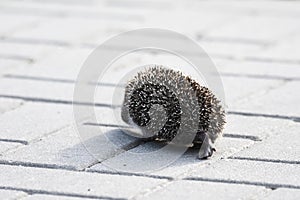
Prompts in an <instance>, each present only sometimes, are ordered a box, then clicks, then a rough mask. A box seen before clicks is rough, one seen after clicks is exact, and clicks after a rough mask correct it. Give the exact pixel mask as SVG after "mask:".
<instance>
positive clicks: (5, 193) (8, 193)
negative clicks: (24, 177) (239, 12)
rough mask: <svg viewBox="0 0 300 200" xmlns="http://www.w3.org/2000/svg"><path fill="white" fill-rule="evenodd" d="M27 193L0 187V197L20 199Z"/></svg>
mask: <svg viewBox="0 0 300 200" xmlns="http://www.w3.org/2000/svg"><path fill="white" fill-rule="evenodd" d="M26 195H27V194H26V193H25V192H20V191H15V190H2V189H0V197H1V199H7V200H8V199H11V200H12V199H20V198H22V197H24V196H26Z"/></svg>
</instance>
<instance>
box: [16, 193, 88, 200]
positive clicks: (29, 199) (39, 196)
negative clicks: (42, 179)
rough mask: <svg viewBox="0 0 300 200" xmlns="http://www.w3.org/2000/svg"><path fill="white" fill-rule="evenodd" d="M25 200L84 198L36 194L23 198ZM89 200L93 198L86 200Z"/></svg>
mask: <svg viewBox="0 0 300 200" xmlns="http://www.w3.org/2000/svg"><path fill="white" fill-rule="evenodd" d="M22 199H24V200H39V199H45V200H56V199H57V200H80V199H82V198H80V197H68V196H64V195H61V196H58V195H43V194H34V195H30V196H26V197H24V198H22ZM84 199H87V200H91V199H92V198H84Z"/></svg>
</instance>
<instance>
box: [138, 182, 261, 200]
mask: <svg viewBox="0 0 300 200" xmlns="http://www.w3.org/2000/svg"><path fill="white" fill-rule="evenodd" d="M265 191H266V189H265V188H263V187H255V186H245V185H238V184H236V185H232V184H224V183H210V182H198V181H175V182H173V183H171V184H169V185H167V186H166V187H164V188H158V189H157V190H156V191H153V192H149V193H147V194H146V195H144V196H140V197H139V198H138V199H259V198H257V197H259V196H260V195H262V194H264V193H265Z"/></svg>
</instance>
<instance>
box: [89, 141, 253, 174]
mask: <svg viewBox="0 0 300 200" xmlns="http://www.w3.org/2000/svg"><path fill="white" fill-rule="evenodd" d="M252 144H253V141H251V140H240V139H231V138H222V139H220V140H219V141H218V142H217V144H216V149H217V151H216V152H215V154H214V155H213V157H212V158H211V159H210V160H199V159H197V155H198V153H199V149H189V150H188V151H187V152H186V153H185V154H183V155H182V156H181V157H180V158H179V159H178V160H174V161H173V163H166V164H164V165H162V164H161V163H163V160H161V159H166V157H165V156H166V155H161V156H160V157H158V156H157V154H154V153H152V152H154V151H157V150H159V149H160V148H162V147H163V146H164V145H163V144H159V143H157V142H152V143H146V144H144V145H140V146H138V147H136V148H134V149H131V150H130V151H129V153H133V154H139V153H140V156H136V160H131V159H128V154H127V153H128V152H126V153H122V154H120V155H117V156H115V157H112V158H110V159H108V160H105V161H104V162H102V163H101V164H96V165H94V166H93V167H92V168H91V170H96V171H101V170H109V171H114V170H121V171H128V172H141V173H146V174H149V173H150V174H152V175H159V176H169V177H176V176H178V175H181V174H183V173H187V172H188V171H190V170H193V169H197V168H199V167H200V166H203V165H206V164H208V163H210V162H214V161H216V160H218V159H220V158H221V157H226V156H227V155H231V154H233V153H234V152H238V151H240V150H241V149H243V148H245V147H247V146H250V145H252ZM151 153H152V155H151Z"/></svg>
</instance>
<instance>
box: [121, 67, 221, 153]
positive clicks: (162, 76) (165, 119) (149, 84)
mask: <svg viewBox="0 0 300 200" xmlns="http://www.w3.org/2000/svg"><path fill="white" fill-rule="evenodd" d="M174 91H176V92H174ZM191 93H194V94H195V97H196V101H195V102H189V100H190V99H191ZM178 94H179V95H178ZM182 106H185V108H184V110H185V112H187V113H188V114H189V115H195V114H196V115H195V116H197V119H196V122H195V123H196V126H189V124H188V123H192V122H191V120H190V118H189V116H183V115H182V113H183V109H182V108H183V107H182ZM161 113H164V115H161ZM121 117H122V120H123V121H124V122H126V123H127V124H129V125H132V126H134V127H137V128H139V129H140V130H142V132H143V133H144V135H146V136H149V137H148V140H157V141H165V142H172V141H173V140H174V138H175V137H176V135H177V134H178V131H179V129H180V126H183V125H185V127H193V128H192V129H194V130H191V131H185V132H184V133H182V134H183V135H188V134H190V132H194V135H193V138H192V143H191V144H190V145H191V146H193V147H195V148H199V149H200V151H199V156H198V157H199V158H200V159H205V158H208V157H210V156H212V154H213V152H214V151H215V147H214V143H215V141H216V139H217V138H218V137H219V136H221V135H222V130H223V128H224V125H225V111H224V109H223V107H222V105H221V103H220V101H219V100H218V99H217V98H216V97H215V95H214V94H213V93H212V92H211V91H210V90H209V89H208V88H207V87H204V86H201V85H200V84H199V83H197V82H196V81H195V80H193V79H192V78H191V77H189V76H186V75H184V74H183V73H182V72H179V71H175V70H173V69H169V68H166V67H163V66H153V67H148V68H147V69H145V70H144V71H141V72H139V73H137V75H136V76H135V77H134V78H133V79H131V80H129V81H128V84H127V86H126V88H125V96H124V101H123V105H122V111H121ZM190 117H192V116H190ZM157 127H159V129H157ZM195 127H196V130H195ZM185 130H187V129H185ZM182 145H186V143H184V142H182ZM200 147H201V148H200Z"/></svg>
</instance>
